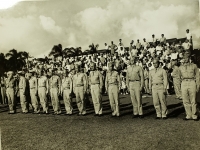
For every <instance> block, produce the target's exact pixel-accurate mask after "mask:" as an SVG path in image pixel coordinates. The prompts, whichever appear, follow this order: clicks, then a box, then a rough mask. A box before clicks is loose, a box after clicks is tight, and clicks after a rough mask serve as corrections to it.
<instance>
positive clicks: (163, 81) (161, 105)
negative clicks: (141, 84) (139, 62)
mask: <svg viewBox="0 0 200 150" xmlns="http://www.w3.org/2000/svg"><path fill="white" fill-rule="evenodd" d="M167 85H168V82H167V73H166V71H165V70H164V69H162V68H154V69H152V70H151V71H150V72H149V89H152V96H153V104H154V107H155V109H156V114H157V117H159V118H160V117H162V118H165V117H167V113H168V110H167V102H166V95H165V89H167Z"/></svg>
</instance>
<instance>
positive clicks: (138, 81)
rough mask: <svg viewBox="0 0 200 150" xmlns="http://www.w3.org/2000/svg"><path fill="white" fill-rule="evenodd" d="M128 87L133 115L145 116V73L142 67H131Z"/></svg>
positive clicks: (128, 71) (127, 81) (128, 74)
mask: <svg viewBox="0 0 200 150" xmlns="http://www.w3.org/2000/svg"><path fill="white" fill-rule="evenodd" d="M126 85H127V86H128V88H129V91H130V95H131V100H132V104H133V114H134V115H136V116H137V115H143V110H142V97H141V91H142V88H143V86H144V73H143V69H142V68H141V67H140V66H136V65H131V66H129V67H128V68H127V74H126Z"/></svg>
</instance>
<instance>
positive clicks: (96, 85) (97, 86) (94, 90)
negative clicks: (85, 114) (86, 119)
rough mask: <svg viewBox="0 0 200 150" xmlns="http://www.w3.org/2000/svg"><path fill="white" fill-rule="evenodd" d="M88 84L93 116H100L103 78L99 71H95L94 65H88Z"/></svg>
mask: <svg viewBox="0 0 200 150" xmlns="http://www.w3.org/2000/svg"><path fill="white" fill-rule="evenodd" d="M90 69H91V71H90V75H89V84H90V89H91V95H92V101H93V104H94V110H95V115H94V116H102V97H101V94H102V88H103V78H102V75H101V73H100V71H98V70H96V64H95V63H91V64H90Z"/></svg>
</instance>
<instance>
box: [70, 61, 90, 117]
mask: <svg viewBox="0 0 200 150" xmlns="http://www.w3.org/2000/svg"><path fill="white" fill-rule="evenodd" d="M75 70H76V74H75V75H74V76H73V91H74V93H75V95H76V103H77V107H78V110H79V113H78V115H82V116H85V115H86V109H85V102H84V95H85V93H86V92H87V79H86V76H85V74H84V73H81V67H80V65H77V64H76V65H75Z"/></svg>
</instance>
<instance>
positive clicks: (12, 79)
mask: <svg viewBox="0 0 200 150" xmlns="http://www.w3.org/2000/svg"><path fill="white" fill-rule="evenodd" d="M162 38H163V39H165V38H164V35H162ZM186 40H187V39H186ZM138 42H139V41H138ZM163 42H166V41H165V40H163ZM131 44H133V43H131ZM121 45H122V44H120V47H121ZM158 45H159V44H158ZM136 46H137V44H136ZM113 47H114V46H113ZM143 48H144V47H143ZM151 48H152V46H150V48H149V49H148V50H149V51H150V52H149V53H150V54H151V50H150V49H151ZM113 49H114V48H113ZM119 50H120V49H119ZM136 50H137V51H138V50H140V51H142V50H141V49H140V48H139V49H138V48H136ZM159 51H162V50H156V49H155V50H154V52H153V53H152V54H155V55H156V54H157V57H150V58H151V61H150V64H152V65H153V66H152V68H151V66H148V67H147V66H146V65H140V64H138V57H140V56H139V54H141V53H138V52H137V53H135V52H134V49H133V51H132V53H131V49H130V59H129V61H128V65H127V68H126V74H125V78H122V77H121V72H120V71H119V69H118V67H116V64H117V66H119V65H121V63H122V62H121V61H118V57H117V58H116V59H115V61H113V60H112V58H111V60H110V61H107V70H106V72H105V74H102V72H101V71H100V70H99V66H98V63H96V62H95V61H87V64H89V66H83V65H81V63H80V64H79V62H78V61H77V63H74V67H73V68H72V69H71V70H69V69H68V68H64V69H63V70H62V76H60V74H59V70H58V69H57V68H56V67H54V68H53V69H52V70H51V74H50V75H48V73H47V71H46V69H45V68H44V66H42V67H40V68H39V69H38V70H37V71H36V70H34V69H32V70H27V72H24V71H18V72H17V74H16V75H15V74H14V72H13V71H8V72H7V77H6V78H5V80H1V86H2V85H3V86H4V87H5V89H6V96H7V100H8V105H9V114H15V113H16V95H17V94H19V97H20V104H21V111H22V113H24V114H26V113H28V112H29V111H30V110H29V104H31V106H32V108H33V113H34V114H39V113H43V114H49V113H50V111H49V106H48V105H49V103H48V101H49V100H51V103H52V106H53V114H55V115H60V114H61V113H63V112H62V111H61V106H60V96H62V98H63V102H64V105H65V112H64V113H65V114H66V115H72V114H73V107H72V98H73V96H72V95H73V94H75V97H76V104H77V108H78V112H79V113H78V115H80V116H85V115H86V114H87V111H86V101H87V100H88V97H87V96H86V95H87V94H86V93H88V92H89V93H90V94H91V97H92V102H93V105H94V112H95V114H94V115H95V116H102V115H103V107H102V96H103V93H104V92H105V91H106V93H107V94H108V97H109V102H110V106H111V111H112V115H111V116H112V117H119V116H120V115H121V112H120V101H119V94H120V91H121V89H122V87H123V86H125V87H127V91H128V92H129V93H130V99H131V102H132V105H133V116H132V117H133V118H138V117H139V118H143V117H144V115H143V107H142V91H144V90H145V93H149V94H151V95H152V97H153V104H154V108H155V110H156V118H155V119H167V115H168V109H167V101H166V96H167V94H168V86H169V78H168V73H169V72H167V71H166V69H164V68H163V62H161V57H160V55H159V54H160V53H157V52H159ZM111 53H112V50H111ZM190 56H191V55H190V51H189V50H187V49H186V50H185V52H184V53H183V56H182V57H181V64H180V65H177V64H178V63H179V62H178V60H177V59H172V60H170V64H171V66H170V67H171V69H172V71H171V76H172V78H173V85H174V90H175V94H176V96H177V98H178V99H180V100H182V101H183V106H184V108H185V112H186V117H185V118H183V119H184V120H191V119H192V120H194V121H198V120H199V118H198V112H197V99H196V93H197V92H198V91H199V86H200V80H199V78H200V77H199V69H198V68H197V65H196V64H194V63H193V62H191V60H190ZM121 57H124V54H121ZM100 59H101V58H100ZM121 66H122V65H121ZM85 67H86V68H90V69H89V71H88V74H87V73H86V72H85V71H84V69H85ZM122 68H123V67H122ZM150 68H151V69H150ZM123 80H124V82H123ZM123 84H124V85H123ZM40 105H41V106H42V111H41V110H40Z"/></svg>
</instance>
